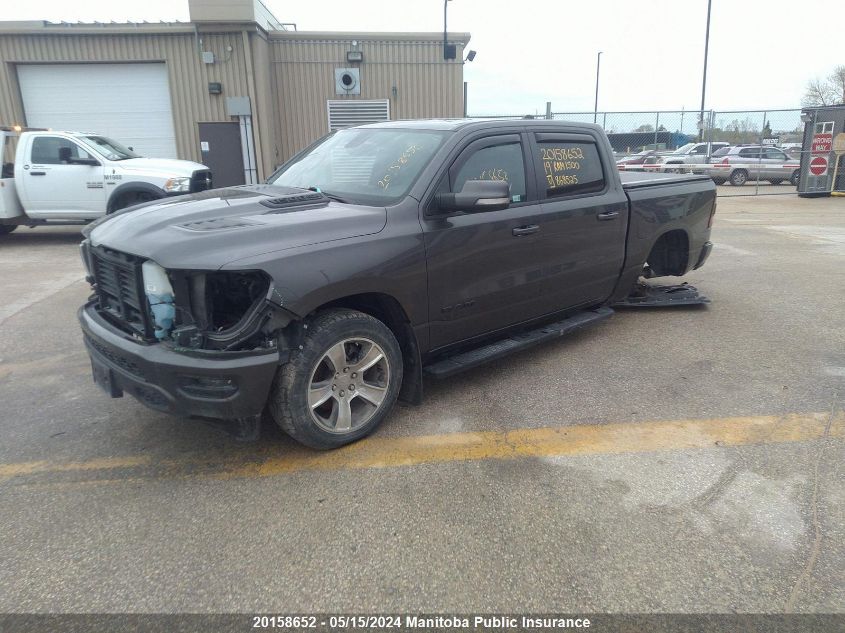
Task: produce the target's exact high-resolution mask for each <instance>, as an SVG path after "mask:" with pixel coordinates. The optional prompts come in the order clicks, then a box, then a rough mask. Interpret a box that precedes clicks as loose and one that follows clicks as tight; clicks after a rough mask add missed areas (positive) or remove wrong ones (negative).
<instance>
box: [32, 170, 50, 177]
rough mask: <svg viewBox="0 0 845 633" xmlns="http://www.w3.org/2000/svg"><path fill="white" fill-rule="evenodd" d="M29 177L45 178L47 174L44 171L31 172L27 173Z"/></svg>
mask: <svg viewBox="0 0 845 633" xmlns="http://www.w3.org/2000/svg"><path fill="white" fill-rule="evenodd" d="M29 175H30V176H46V175H47V172H46V171H31V172H29Z"/></svg>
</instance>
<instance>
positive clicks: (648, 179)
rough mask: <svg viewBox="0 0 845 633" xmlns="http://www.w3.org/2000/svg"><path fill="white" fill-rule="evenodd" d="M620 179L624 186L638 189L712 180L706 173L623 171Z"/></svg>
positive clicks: (626, 188)
mask: <svg viewBox="0 0 845 633" xmlns="http://www.w3.org/2000/svg"><path fill="white" fill-rule="evenodd" d="M619 179H620V180H621V181H622V188H623V189H625V190H628V189H638V188H640V187H653V186H655V185H672V184H676V183H683V184H686V183H688V182H694V181H696V180H700V181H702V182H707V181H708V180H710V176H707V175H705V174H700V175H691V174H661V173H647V172H633V171H623V172H620V173H619Z"/></svg>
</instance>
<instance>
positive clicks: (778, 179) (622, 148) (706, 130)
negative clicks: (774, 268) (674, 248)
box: [475, 107, 810, 196]
mask: <svg viewBox="0 0 845 633" xmlns="http://www.w3.org/2000/svg"><path fill="white" fill-rule="evenodd" d="M475 118H505V119H525V118H529V119H555V120H561V121H576V122H579V123H597V124H599V125H601V126H602V127H603V128H604V130H605V132H607V135H608V138H609V139H610V143H611V145H612V147H613V151H614V153H615V154H616V160H617V164H618V166H619V169H620V170H628V171H652V172H681V173H683V172H690V173H699V174H707V175H709V176H711V177H712V178H713V180H714V181H715V182H716V183H717V184H718V185H719V195H722V196H728V195H749V194H757V195H759V194H778V193H780V194H783V193H795V192H796V188H797V185H798V177H799V174H800V164H801V155H802V153H803V152H809V151H810V148H803V147H802V141H803V138H804V124H803V122H802V121H801V110H800V109H794V110H748V111H746V110H705V111H704V112H703V113H702V112H699V111H690V110H661V111H650V112H649V111H646V112H553V111H552V110H551V107H547V110H546V113H545V115H542V114H540V115H537V114H529V115H524V116H519V115H508V116H504V117H501V116H499V117H493V116H489V117H475Z"/></svg>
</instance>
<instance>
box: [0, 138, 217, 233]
mask: <svg viewBox="0 0 845 633" xmlns="http://www.w3.org/2000/svg"><path fill="white" fill-rule="evenodd" d="M0 135H2V138H0V140H2V144H0V150H2V153H0V156H2V159H3V165H2V174H1V175H2V178H0V236H1V235H5V234H8V233H11V232H12V231H14V230H15V229H16V228H17V227H18V226H21V225H23V226H30V227H32V226H38V225H45V224H87V223H88V222H90V221H91V220H94V219H96V218H98V217H100V216H102V215H105V214H107V213H112V212H114V211H117V210H118V209H123V208H125V207H129V206H132V205H135V204H139V203H141V202H147V201H149V200H156V199H159V198H163V197H165V196H171V195H179V194H185V193H193V192H197V191H203V190H205V189H211V171H210V170H209V169H208V167H206V166H205V165H201V164H199V163H194V162H191V161H187V160H172V159H165V158H142V157H141V156H139V155H138V154H136V153H135V152H134V151H132V148H131V147H124V146H123V145H121V144H120V143H118V142H116V141H113V140H111V139H109V138H107V137H105V136H100V135H98V134H86V133H78V132H55V131H51V130H21V128H18V127H0ZM15 146H17V147H15ZM10 158H13V159H14V160H13V162H6V161H7V160H9V159H10Z"/></svg>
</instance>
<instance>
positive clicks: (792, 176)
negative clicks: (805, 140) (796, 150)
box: [710, 145, 801, 187]
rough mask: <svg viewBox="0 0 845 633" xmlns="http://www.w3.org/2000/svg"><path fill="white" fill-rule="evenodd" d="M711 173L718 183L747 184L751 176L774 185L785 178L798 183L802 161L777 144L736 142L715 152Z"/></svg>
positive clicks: (711, 160) (794, 183)
mask: <svg viewBox="0 0 845 633" xmlns="http://www.w3.org/2000/svg"><path fill="white" fill-rule="evenodd" d="M710 165H711V167H710V176H711V177H712V178H713V181H714V182H715V183H716V184H717V185H721V184H723V183H725V182H729V183H731V184H732V185H734V186H741V185H744V184H745V183H746V182H748V181H749V180H768V181H769V182H770V183H772V184H773V185H779V184H780V183H782V182H783V181H785V180H786V181H789V183H790V184H792V185H794V186H796V187H797V186H798V178H799V175H800V173H801V170H800V164H799V161H798V160H797V159H795V158H791V157H789V156H788V155H787V154H786V153H785V152H784V151H783V150H781V149H780V148H778V147H768V146H765V145H737V146H736V147H726V148H723V149H720V150H717V151H716V152H714V153H713V156H712V158H711V159H710Z"/></svg>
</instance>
